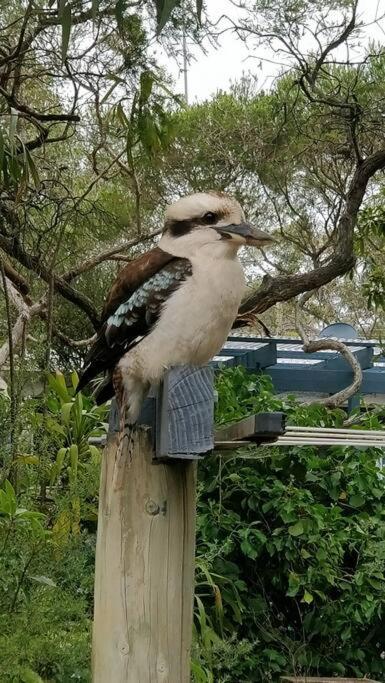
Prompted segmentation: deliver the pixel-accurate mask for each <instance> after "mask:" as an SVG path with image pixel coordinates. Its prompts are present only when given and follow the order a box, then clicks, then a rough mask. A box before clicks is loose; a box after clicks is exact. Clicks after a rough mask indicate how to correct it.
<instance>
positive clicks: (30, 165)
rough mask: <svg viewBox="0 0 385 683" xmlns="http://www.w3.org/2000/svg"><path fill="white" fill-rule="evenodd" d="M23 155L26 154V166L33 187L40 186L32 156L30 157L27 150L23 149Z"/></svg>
mask: <svg viewBox="0 0 385 683" xmlns="http://www.w3.org/2000/svg"><path fill="white" fill-rule="evenodd" d="M25 154H26V158H27V164H28V168H29V172H30V174H31V176H32V180H33V182H34V184H35V187H39V185H40V178H39V174H38V172H37V168H36V166H35V162H34V160H33V159H32V156H31V153H30V151H29V149H27V148H25Z"/></svg>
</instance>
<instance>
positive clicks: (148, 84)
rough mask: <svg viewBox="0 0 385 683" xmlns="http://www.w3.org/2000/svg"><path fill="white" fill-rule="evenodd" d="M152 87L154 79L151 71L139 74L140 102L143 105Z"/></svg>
mask: <svg viewBox="0 0 385 683" xmlns="http://www.w3.org/2000/svg"><path fill="white" fill-rule="evenodd" d="M153 85H154V77H153V75H152V73H151V71H143V72H142V73H141V74H140V102H141V104H145V103H146V102H147V101H148V99H149V97H150V95H151V91H152V86H153Z"/></svg>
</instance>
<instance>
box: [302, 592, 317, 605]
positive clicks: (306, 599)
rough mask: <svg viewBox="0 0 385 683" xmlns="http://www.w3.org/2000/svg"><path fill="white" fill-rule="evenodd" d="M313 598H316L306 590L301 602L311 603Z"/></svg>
mask: <svg viewBox="0 0 385 683" xmlns="http://www.w3.org/2000/svg"><path fill="white" fill-rule="evenodd" d="M313 600H314V598H313V596H312V594H311V593H309V592H308V591H305V592H304V594H303V598H302V600H301V602H306V604H307V605H310V604H311V603H312V602H313Z"/></svg>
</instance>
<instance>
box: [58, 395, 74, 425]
mask: <svg viewBox="0 0 385 683" xmlns="http://www.w3.org/2000/svg"><path fill="white" fill-rule="evenodd" d="M73 406H74V404H73V402H72V401H71V402H70V403H63V405H62V407H61V420H62V423H63V424H64V425H66V426H68V425H69V423H70V419H71V410H72V408H73Z"/></svg>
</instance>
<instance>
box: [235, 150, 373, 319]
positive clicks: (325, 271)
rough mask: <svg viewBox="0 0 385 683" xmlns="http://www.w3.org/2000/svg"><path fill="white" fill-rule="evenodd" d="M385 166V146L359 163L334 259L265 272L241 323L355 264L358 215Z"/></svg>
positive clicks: (242, 312) (240, 315) (242, 308)
mask: <svg viewBox="0 0 385 683" xmlns="http://www.w3.org/2000/svg"><path fill="white" fill-rule="evenodd" d="M384 168H385V149H381V150H379V151H378V152H375V153H374V154H372V155H371V156H369V157H367V158H366V159H365V160H364V161H363V162H362V163H361V164H359V165H357V166H356V170H355V173H354V175H353V178H352V180H351V183H350V187H349V190H348V193H347V196H346V202H345V208H344V210H343V211H342V212H341V215H340V218H339V221H338V225H337V230H336V246H335V251H334V254H333V256H332V257H331V259H330V261H329V262H328V263H327V264H326V265H323V266H321V267H319V268H315V269H314V270H311V271H308V272H307V273H301V274H298V275H289V276H285V275H279V276H277V277H272V276H271V275H265V277H264V278H263V280H262V284H261V285H260V287H259V288H258V289H257V290H256V291H255V292H253V293H252V294H251V295H250V296H249V297H248V298H247V299H246V300H245V301H244V302H243V303H242V304H241V306H240V308H239V312H238V316H237V321H236V324H237V326H238V327H239V326H241V325H247V324H249V323H250V320H251V319H252V318H253V316H255V314H257V313H263V312H264V311H266V310H267V309H268V308H270V307H271V306H274V304H276V303H277V302H278V301H288V300H289V299H292V298H293V297H295V296H298V294H301V293H302V292H307V291H309V290H311V289H318V288H319V287H322V286H323V285H325V284H327V283H328V282H330V281H331V280H334V278H336V277H339V276H340V275H344V274H345V273H347V272H349V270H351V268H353V266H354V264H355V256H354V253H353V233H354V227H355V225H356V222H357V216H358V212H359V209H360V207H361V204H362V200H363V198H364V195H365V191H366V188H367V185H368V182H369V180H370V178H371V177H372V176H373V175H374V174H375V173H376V172H377V171H379V170H382V169H384Z"/></svg>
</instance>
